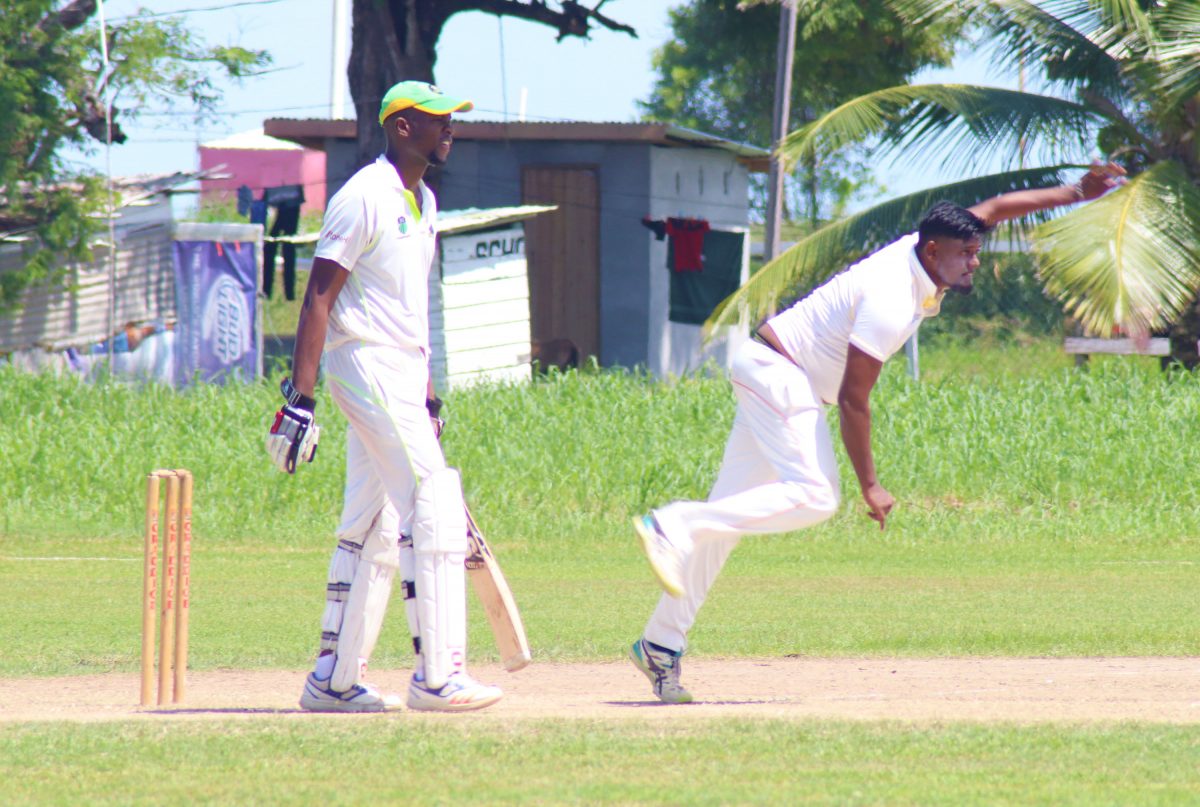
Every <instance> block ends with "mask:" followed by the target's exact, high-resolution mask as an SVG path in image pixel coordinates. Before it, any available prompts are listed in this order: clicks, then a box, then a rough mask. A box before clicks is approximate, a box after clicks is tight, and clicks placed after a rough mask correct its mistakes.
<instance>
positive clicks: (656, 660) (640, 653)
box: [629, 639, 692, 703]
mask: <svg viewBox="0 0 1200 807" xmlns="http://www.w3.org/2000/svg"><path fill="white" fill-rule="evenodd" d="M656 647H657V646H656ZM656 647H651V646H650V643H649V642H647V641H646V640H645V639H638V640H637V641H636V642H634V643H633V647H631V648H629V659H630V660H631V661H632V662H633V666H635V667H637V668H638V669H639V670H641V671H642V674H643V675H645V676H646V677H647V678H649V679H650V685H651V686H652V687H654V694H655V695H657V696H658V699H659V700H660V701H662V702H663V703H691V702H692V693H690V692H688V691H687V690H686V689H684V688H683V685H682V684H680V683H679V675H680V673H681V672H683V669H682V667H681V660H680V657H681V656H682V655H683V654H682V653H676V652H675V651H673V650H667V649H666V648H662V649H656Z"/></svg>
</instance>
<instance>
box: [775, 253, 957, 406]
mask: <svg viewBox="0 0 1200 807" xmlns="http://www.w3.org/2000/svg"><path fill="white" fill-rule="evenodd" d="M916 246H917V234H916V233H910V234H909V235H906V236H903V237H902V238H899V239H898V240H896V241H893V242H892V243H890V244H888V245H887V246H886V247H883V248H882V249H879V250H878V251H876V252H873V253H871V254H870V255H868V256H867V257H865V258H863V259H862V260H861V261H859V262H858V263H856V264H853V265H851V266H850V268H848V269H847V270H846V271H844V272H842V273H840V274H838V275H836V276H834V277H833V278H830V280H829V281H828V282H826V283H825V284H824V285H822V286H820V287H818V288H817V289H815V290H814V291H813V292H812V294H810V295H808V296H807V297H805V298H804V299H803V300H800V301H799V302H797V303H796V304H795V305H793V306H792V307H791V308H788V309H787V310H785V311H783V312H781V313H780V314H778V315H777V316H775V317H773V318H771V319H770V320H769V321H768V324H769V325H770V326H771V330H773V331H774V332H775V335H776V336H778V337H779V343H780V344H781V345H782V346H783V348H784V350H786V351H787V353H788V355H789V356H791V357H792V360H793V361H795V362H796V364H798V365H799V366H800V367H802V368H803V369H804V371H805V372H806V373H807V374H808V378H809V381H811V382H812V385H813V390H814V391H815V392H816V393H817V394H818V395H819V396H821V400H823V401H824V402H825V403H835V402H836V401H837V395H838V390H839V389H840V388H841V386H842V376H843V375H845V372H846V356H847V354H848V353H849V351H850V345H854V346H855V347H856V348H858V349H859V350H861V351H862V352H864V353H866V354H867V355H868V356H871V357H873V358H876V359H879V360H880V361H885V360H886V359H887V358H888V357H889V356H891V355H892V354H893V353H895V352H896V351H897V350H899V349H900V348H901V347H903V345H904V343H905V342H906V341H907V340H908V337H910V336H912V334H913V332H914V331H916V330H917V327H918V326H919V325H920V324H921V320H923V319H925V318H926V317H932V316H935V315H937V313H938V311H939V310H940V309H941V301H942V295H941V294H940V293H939V292H938V288H937V286H936V284H934V282H933V281H932V280H930V278H929V275H928V274H926V272H925V268H924V267H923V266H921V262H920V261H919V260H918V259H917V251H916Z"/></svg>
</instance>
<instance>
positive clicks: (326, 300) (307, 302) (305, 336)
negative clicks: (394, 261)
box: [292, 258, 350, 398]
mask: <svg viewBox="0 0 1200 807" xmlns="http://www.w3.org/2000/svg"><path fill="white" fill-rule="evenodd" d="M349 277H350V273H349V272H348V271H346V270H345V269H343V268H342V267H341V266H340V265H338V264H337V263H335V262H333V261H331V260H329V259H328V258H317V259H315V260H314V261H313V265H312V272H311V274H310V275H309V277H308V287H307V288H306V289H305V290H304V303H303V304H302V305H301V307H300V323H299V325H297V326H296V347H295V351H294V352H293V353H292V385H293V386H295V388H296V389H297V390H298V391H299V392H300V393H301V394H302V395H307V396H308V397H309V398H312V397H314V391H315V388H316V385H317V368H318V366H319V365H320V363H321V353H322V351H323V350H324V349H325V331H326V329H327V328H328V327H329V312H330V311H332V310H333V304H334V302H335V301H336V300H337V297H338V294H340V293H341V291H342V287H343V286H345V285H346V280H347V278H349Z"/></svg>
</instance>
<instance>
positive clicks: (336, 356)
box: [324, 343, 446, 543]
mask: <svg viewBox="0 0 1200 807" xmlns="http://www.w3.org/2000/svg"><path fill="white" fill-rule="evenodd" d="M324 366H325V375H326V376H327V377H328V379H329V380H330V382H331V383H330V385H329V387H330V392H331V393H332V395H333V399H334V402H336V403H337V405H338V408H339V409H341V410H342V412H343V414H345V416H346V420H347V421H348V422H349V428H348V429H347V430H346V488H345V502H344V504H343V507H342V520H341V524H340V525H339V526H338V530H337V534H338V537H339V538H346V539H350V540H352V541H355V543H361V542H362V541H361V537H362V536H364V535H366V533H367V530H369V529H370V527H371V524H372V523H373V522H374V521H375V519H376V517H377V516H378V515H379V514H380V513H381V512H382V511H383V509H384V508H385V507H387V506H389V505H390V506H393V507H394V508H395V510H396V519H386V520H387V521H388V522H390V523H395V524H397V526H398V528H399V532H401V533H403V534H405V535H412V523H413V506H414V504H415V502H416V493H417V485H418V484H419V483H420V482H421V480H423V479H425V478H426V477H428V476H429V474H431V473H433V472H434V471H438V470H441V469H442V468H445V467H446V458H445V455H444V454H443V453H442V447H441V444H440V443H438V439H437V435H435V434H434V432H433V426H432V425H431V423H430V420H429V411H428V410H427V409H426V408H425V396H426V394H427V392H428V384H429V362H428V360H427V359H426V357H425V354H424V353H423V352H421V351H420V350H398V349H396V348H385V347H377V346H368V345H362V344H355V343H352V344H347V345H342V346H340V347H337V348H334V349H333V350H331V351H329V352H327V353H326V354H325V365H324Z"/></svg>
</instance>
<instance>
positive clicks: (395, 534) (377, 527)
mask: <svg viewBox="0 0 1200 807" xmlns="http://www.w3.org/2000/svg"><path fill="white" fill-rule="evenodd" d="M399 540H400V529H399V521H398V519H397V517H396V512H395V510H394V509H393V508H391V507H385V508H384V509H383V510H382V511H381V512H380V514H379V515H378V516H377V517H376V519H375V521H374V522H373V523H372V524H371V529H370V530H369V531H368V532H367V535H366V537H365V538H364V539H363V545H362V549H361V550H359V552H358V554H357V556H356V557H355V558H354V560H355V562H354V564H353V565H354V568H353V575H352V576H350V585H349V588H348V590H347V592H346V597H345V602H344V603H342V606H341V608H340V620H339V622H340V624H339V625H338V628H337V632H336V634H335V636H334V641H333V645H334V646H333V648H332V649H333V650H334V652H335V654H336V657H337V661H336V662H335V664H334V666H333V677H332V678H331V679H330V684H329V685H330V688H332V689H334V690H337V691H339V692H344V691H345V690H347V689H350V688H351V687H353V686H354V685H355V684H359V683H361V678H362V672H363V670H364V669H365V668H366V666H367V660H368V659H369V658H370V657H371V651H373V650H374V649H375V642H376V641H377V640H378V639H379V629H380V627H381V626H382V625H383V617H384V614H386V613H387V605H388V599H389V598H390V597H391V594H392V581H393V580H394V579H395V577H396V569H398V568H399V566H400V549H399ZM345 543H346V542H345V541H343V542H341V543H339V545H338V552H339V553H340V552H342V551H343V549H342V546H343V544H345ZM334 566H338V570H339V571H340V573H341V575H342V576H343V577H345V576H346V571H347V564H344V563H343V564H340V565H339V564H338V557H337V555H335V556H334V562H333V564H331V572H332V571H333V567H334ZM331 577H332V575H331ZM339 585H344V584H340V583H339ZM332 586H333V583H332V579H331V590H332ZM330 605H333V603H332V602H331V603H330ZM327 615H328V609H327Z"/></svg>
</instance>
